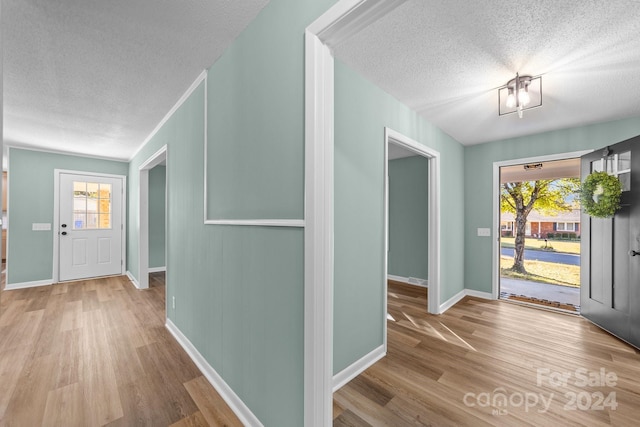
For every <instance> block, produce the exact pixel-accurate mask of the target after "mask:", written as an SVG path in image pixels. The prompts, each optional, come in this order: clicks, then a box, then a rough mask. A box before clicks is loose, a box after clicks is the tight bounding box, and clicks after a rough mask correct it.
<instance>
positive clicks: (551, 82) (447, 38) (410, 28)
mask: <svg viewBox="0 0 640 427" xmlns="http://www.w3.org/2000/svg"><path fill="white" fill-rule="evenodd" d="M335 55H336V58H338V59H340V60H342V61H343V62H345V63H346V64H347V65H349V66H350V67H351V68H353V69H355V70H357V71H359V72H360V73H361V74H362V75H364V76H365V77H366V78H368V79H369V80H370V81H372V82H373V83H375V84H376V85H378V86H379V87H381V88H382V89H384V90H385V91H386V92H388V93H389V94H391V95H393V96H395V97H396V98H397V99H399V100H400V101H402V102H404V103H405V104H407V105H408V106H409V107H411V108H413V109H415V110H417V111H418V112H420V113H421V114H422V115H423V116H424V117H425V118H426V119H427V120H428V121H430V122H432V123H434V124H435V125H437V126H438V127H440V128H441V129H443V130H444V131H445V132H447V133H448V134H449V135H451V136H452V137H453V138H455V139H456V140H458V141H460V142H461V143H463V144H465V145H471V144H478V143H482V142H487V141H493V140H499V139H505V138H511V137H517V136H523V135H529V134H535V133H539V132H544V131H549V130H554V129H561V128H567V127H573V126H580V125H584V124H589V123H596V122H603V121H610V120H615V119H619V118H625V117H631V116H640V81H639V79H640V1H638V0H635V1H634V0H611V1H601V0H548V1H541V0H538V1H526V2H525V1H517V0H516V1H514V0H511V1H504V0H490V1H482V2H470V1H468V0H408V1H407V2H406V3H404V4H402V5H401V6H399V7H398V8H397V9H395V10H394V11H392V12H391V13H389V14H388V15H387V16H385V17H383V18H381V19H380V20H379V21H377V22H376V23H374V24H373V25H371V26H369V27H367V28H365V29H364V30H362V31H361V32H359V33H358V34H356V35H355V36H353V37H352V38H350V39H349V40H347V41H346V42H344V43H342V44H341V45H339V46H337V47H335ZM516 72H519V73H520V74H521V75H525V74H529V75H534V76H535V75H540V74H542V75H543V78H542V91H543V105H542V107H540V108H536V109H532V110H529V111H525V112H524V118H522V119H519V118H518V116H517V114H510V115H507V116H502V117H499V116H498V111H497V110H498V99H497V90H496V88H497V87H499V86H502V85H505V84H506V83H507V81H508V80H510V79H512V78H513V77H514V76H515V74H516Z"/></svg>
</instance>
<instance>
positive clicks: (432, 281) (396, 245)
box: [384, 128, 440, 349]
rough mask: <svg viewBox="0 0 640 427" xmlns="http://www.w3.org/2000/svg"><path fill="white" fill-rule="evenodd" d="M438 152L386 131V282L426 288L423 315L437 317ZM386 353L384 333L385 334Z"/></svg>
mask: <svg viewBox="0 0 640 427" xmlns="http://www.w3.org/2000/svg"><path fill="white" fill-rule="evenodd" d="M439 162H440V156H439V153H438V152H436V151H434V150H431V149H430V148H427V147H425V146H424V145H422V144H420V143H418V142H416V141H414V140H412V139H410V138H408V137H406V136H404V135H402V134H400V133H398V132H395V131H393V130H391V129H388V128H386V129H385V158H384V168H385V173H384V176H385V190H384V206H385V211H384V212H385V219H384V226H385V232H384V235H385V263H384V277H385V278H386V280H387V286H385V289H384V295H385V300H384V301H385V303H384V310H385V313H384V315H385V317H386V318H387V319H388V320H393V318H392V316H390V315H389V314H388V311H387V291H388V289H387V288H388V284H389V282H395V283H396V284H400V285H407V286H419V287H423V288H425V287H426V288H427V292H426V293H427V307H426V308H427V310H428V312H429V313H439V312H440V304H439V301H440V283H439V282H440V280H439V277H440V276H439V265H440V260H439V252H440V251H439V247H440V215H439V205H440V200H439V197H440V196H439V167H440V164H439ZM384 334H385V335H384V345H385V349H386V345H387V339H386V328H385V332H384Z"/></svg>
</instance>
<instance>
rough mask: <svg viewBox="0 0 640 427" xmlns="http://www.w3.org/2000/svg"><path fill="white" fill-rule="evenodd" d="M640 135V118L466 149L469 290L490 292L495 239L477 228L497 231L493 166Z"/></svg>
mask: <svg viewBox="0 0 640 427" xmlns="http://www.w3.org/2000/svg"><path fill="white" fill-rule="evenodd" d="M523 120H526V117H525V119H523ZM639 134H640V118H637V117H636V118H629V119H624V120H618V121H613V122H607V123H600V124H594V125H589V126H582V127H577V128H571V129H564V130H559V131H553V132H545V133H541V134H537V135H532V136H527V137H521V138H513V139H507V140H503V141H496V142H490V143H486V144H480V145H474V146H470V147H466V149H465V152H464V161H465V165H464V170H465V171H466V173H465V186H464V194H465V206H466V208H467V209H466V212H465V221H464V224H465V235H466V238H465V242H464V252H465V257H464V260H465V263H464V266H465V267H464V270H465V278H466V287H467V288H469V289H474V290H477V291H482V292H491V280H492V279H491V268H492V239H491V238H486V237H477V228H478V227H491V228H493V227H492V226H493V205H492V203H493V202H492V198H493V188H492V186H493V163H494V162H499V161H505V160H512V159H521V158H527V157H535V156H544V155H551V154H557V153H569V152H575V151H582V150H589V149H599V148H602V147H604V146H606V145H610V144H614V143H616V142H620V141H623V140H625V139H628V138H631V137H633V136H636V135H639ZM443 230H446V228H444V227H443ZM493 237H495V236H493Z"/></svg>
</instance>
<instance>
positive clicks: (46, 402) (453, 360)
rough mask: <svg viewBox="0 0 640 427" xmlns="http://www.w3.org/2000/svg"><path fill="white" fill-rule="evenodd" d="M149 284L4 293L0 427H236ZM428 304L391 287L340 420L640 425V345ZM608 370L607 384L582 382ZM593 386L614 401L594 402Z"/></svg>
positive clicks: (569, 325) (104, 283)
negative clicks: (382, 351)
mask: <svg viewBox="0 0 640 427" xmlns="http://www.w3.org/2000/svg"><path fill="white" fill-rule="evenodd" d="M150 283H151V286H152V287H151V288H150V289H149V290H145V291H139V290H136V289H135V288H134V287H133V286H132V285H131V283H130V282H129V281H128V280H127V279H126V278H125V277H112V278H106V279H99V280H87V281H80V282H74V283H66V284H59V285H54V286H45V287H40V288H32V289H24V290H15V291H5V292H2V295H1V299H0V425H2V426H30V427H31V426H102V425H107V426H139V425H140V426H144V425H148V426H168V425H171V426H178V427H187V426H207V425H212V426H223V425H229V426H239V425H241V423H240V422H239V420H238V419H237V418H236V417H235V416H234V414H233V413H232V412H231V410H230V409H229V408H228V407H227V405H226V404H225V403H224V401H223V400H222V399H221V398H220V396H219V395H218V394H217V393H216V391H215V390H214V389H213V388H212V387H211V385H209V383H208V382H207V381H206V379H205V378H204V377H203V376H202V375H201V373H200V372H199V370H198V369H197V368H196V366H195V365H194V364H193V363H192V362H191V360H190V359H189V357H188V356H187V355H186V353H185V352H184V351H183V350H182V348H181V347H180V346H179V345H178V344H177V343H176V342H175V340H174V339H173V337H171V335H170V334H169V333H168V331H167V330H166V329H165V327H164V285H163V281H162V275H159V274H154V275H152V276H151V278H150ZM425 307H426V290H424V289H422V288H415V287H410V286H398V285H393V284H391V285H390V287H389V313H390V315H391V316H392V317H393V319H394V320H389V321H388V337H389V338H388V356H387V357H386V358H384V359H383V360H381V361H380V362H378V363H376V364H375V365H374V366H373V367H371V368H369V369H368V370H367V371H365V372H364V373H363V374H362V375H360V376H359V377H357V378H356V379H354V380H353V381H351V382H350V383H349V384H347V385H346V386H345V387H343V388H342V389H341V390H339V391H338V392H337V393H336V394H335V395H334V425H335V426H380V425H388V426H424V425H437V426H487V425H500V426H502V425H518V426H520V425H524V426H527V425H530V426H551V425H553V426H555V425H568V426H570V425H576V426H577V425H587V426H608V425H614V426H632V425H633V426H634V425H637V420H638V419H639V418H640V382H639V379H640V353H639V352H638V351H637V350H635V349H634V348H632V347H630V346H628V345H627V344H624V343H622V342H621V341H619V340H617V339H616V338H614V337H612V336H610V335H609V334H607V333H605V332H603V331H601V330H600V329H598V328H597V327H595V326H593V325H591V324H590V323H589V322H587V321H586V320H584V319H580V318H578V317H576V316H570V315H563V314H556V313H551V312H548V311H544V310H535V309H531V308H525V307H521V306H518V305H515V304H509V303H507V302H501V301H485V300H480V299H475V298H469V297H467V298H465V300H463V301H462V302H461V303H459V304H457V305H456V306H455V307H453V308H451V309H450V310H449V311H448V312H447V313H445V314H443V315H441V316H431V315H428V314H426V313H425ZM576 369H582V370H583V371H576ZM602 369H604V373H605V375H606V374H608V373H614V374H615V376H616V380H615V381H614V382H615V383H616V384H615V386H610V385H606V384H604V385H603V384H595V385H594V384H592V385H587V386H582V385H580V384H577V383H578V379H579V378H578V375H580V373H581V372H582V375H584V374H593V375H599V374H600V372H601V370H602ZM564 373H568V374H570V375H571V377H570V378H568V380H567V384H560V385H558V384H556V383H553V381H552V380H553V379H554V378H555V379H558V378H559V375H560V374H564ZM539 375H540V385H538V380H539V378H538V376H539ZM594 381H596V380H594ZM597 381H599V379H597ZM585 393H586V394H585ZM598 393H602V395H603V397H606V396H609V395H610V393H615V402H616V403H617V408H616V409H615V410H613V409H612V408H610V407H609V405H606V401H602V402H600V403H601V404H604V405H602V406H603V408H602V409H601V410H600V409H597V408H595V409H594V408H592V406H593V405H594V404H596V403H598V402H597V400H598V398H599V395H598ZM500 395H503V396H506V397H507V399H511V400H510V401H509V400H507V402H506V404H505V405H500V401H499V400H498V399H496V397H499V396H500ZM465 396H466V399H465ZM572 397H576V401H575V402H573V403H572V402H571V398H572ZM520 398H522V399H529V400H530V404H531V406H530V407H528V408H527V407H526V406H525V405H524V404H523V401H522V400H518V399H520ZM534 398H536V399H538V401H537V403H536V404H533V403H534V402H533V399H534ZM543 398H544V399H546V400H545V402H549V407H548V410H547V409H545V406H544V402H543V401H541V399H543ZM580 399H581V400H580ZM587 399H589V402H587ZM587 403H589V404H590V405H587ZM609 403H612V401H611V400H610V401H609ZM572 404H573V407H575V410H567V409H565V406H566V405H568V406H569V407H572ZM472 405H473V406H472Z"/></svg>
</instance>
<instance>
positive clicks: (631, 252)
mask: <svg viewBox="0 0 640 427" xmlns="http://www.w3.org/2000/svg"><path fill="white" fill-rule="evenodd" d="M636 255H640V252H638V251H634V250H633V249H631V250H630V251H629V256H636Z"/></svg>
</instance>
